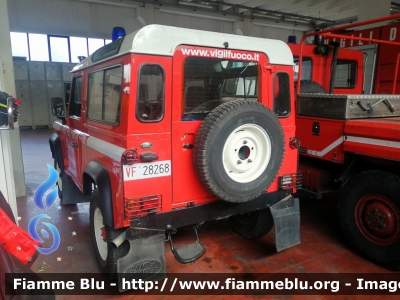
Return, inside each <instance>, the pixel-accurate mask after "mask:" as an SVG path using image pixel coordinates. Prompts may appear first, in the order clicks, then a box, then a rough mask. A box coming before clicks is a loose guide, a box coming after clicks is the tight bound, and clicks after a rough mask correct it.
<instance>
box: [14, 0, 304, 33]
mask: <svg viewBox="0 0 400 300" xmlns="http://www.w3.org/2000/svg"><path fill="white" fill-rule="evenodd" d="M94 1H95V0H94ZM121 3H122V2H121ZM123 3H132V4H130V5H132V7H115V6H110V5H103V4H95V3H88V2H80V1H77V0H29V1H26V0H8V10H9V17H10V18H9V19H10V31H16V32H30V33H43V34H55V35H69V36H78V37H92V38H105V39H109V38H110V37H111V31H112V28H113V27H115V26H122V27H124V28H125V29H126V31H127V32H128V33H129V32H132V31H135V30H138V29H139V28H141V24H140V23H139V21H138V20H137V19H136V17H137V14H138V15H140V17H141V18H142V19H143V20H144V21H145V22H146V24H155V23H156V24H163V25H171V26H180V27H186V28H194V29H202V30H210V31H216V32H224V33H234V31H233V27H234V26H233V24H234V21H235V20H238V21H240V22H239V29H240V30H241V31H242V32H243V34H244V35H248V36H257V37H264V38H274V39H280V40H283V41H286V40H287V37H288V36H289V35H296V36H297V40H300V38H301V36H302V35H303V32H302V31H298V30H297V29H296V28H295V27H294V26H293V28H291V27H290V25H287V26H289V27H288V29H282V28H269V27H265V26H259V25H255V23H257V22H256V21H255V20H254V21H253V20H251V19H249V18H244V19H239V18H237V17H235V16H229V15H227V16H225V17H224V16H223V15H221V14H216V15H213V16H214V17H215V18H219V19H209V18H208V19H206V18H199V17H195V15H197V14H201V15H209V16H210V15H212V13H211V12H204V11H196V12H194V11H193V10H190V9H179V8H175V7H169V6H159V5H153V4H146V5H145V7H139V6H140V5H142V4H141V3H139V2H134V1H130V2H126V1H125V2H123ZM135 6H138V8H137V9H135V8H133V7H135ZM168 11H175V12H182V13H183V14H188V15H177V14H174V13H169V12H168ZM222 19H225V20H222ZM237 25H238V24H236V26H237ZM271 25H274V23H273V22H272V23H271Z"/></svg>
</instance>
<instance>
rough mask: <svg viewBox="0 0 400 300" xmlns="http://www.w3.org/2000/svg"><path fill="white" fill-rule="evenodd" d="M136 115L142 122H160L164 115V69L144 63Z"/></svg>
mask: <svg viewBox="0 0 400 300" xmlns="http://www.w3.org/2000/svg"><path fill="white" fill-rule="evenodd" d="M138 84H139V87H138V94H137V106H136V117H137V118H138V119H139V120H140V121H142V122H158V121H161V120H162V118H163V117H164V98H165V97H164V70H163V68H161V66H158V65H144V66H142V67H141V68H140V71H139V82H138Z"/></svg>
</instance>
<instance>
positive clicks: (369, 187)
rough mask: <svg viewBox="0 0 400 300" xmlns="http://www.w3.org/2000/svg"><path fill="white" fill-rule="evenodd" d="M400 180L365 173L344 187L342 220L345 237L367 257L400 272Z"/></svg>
mask: <svg viewBox="0 0 400 300" xmlns="http://www.w3.org/2000/svg"><path fill="white" fill-rule="evenodd" d="M399 194H400V177H398V176H395V175H393V174H391V173H388V172H382V171H366V172H363V173H360V174H358V175H357V176H355V177H354V178H352V179H350V181H349V182H348V183H347V184H346V185H345V186H344V188H343V190H342V193H341V195H340V197H339V203H338V209H339V220H340V224H341V227H342V229H343V231H344V234H345V235H346V236H347V238H348V239H349V241H350V242H351V243H353V245H354V246H355V247H357V249H359V250H360V251H361V252H362V253H363V254H364V255H365V256H367V257H368V258H369V259H371V260H372V261H374V262H376V263H377V264H379V265H381V266H383V267H385V268H388V269H400V256H399V253H400V199H399Z"/></svg>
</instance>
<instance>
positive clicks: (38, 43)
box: [28, 33, 49, 61]
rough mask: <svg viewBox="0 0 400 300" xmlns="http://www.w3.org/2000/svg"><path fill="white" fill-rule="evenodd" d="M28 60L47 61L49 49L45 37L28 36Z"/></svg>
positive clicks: (41, 35)
mask: <svg viewBox="0 0 400 300" xmlns="http://www.w3.org/2000/svg"><path fill="white" fill-rule="evenodd" d="M28 41H29V45H28V46H29V54H30V60H35V61H49V47H48V44H47V35H45V34H33V33H29V34H28Z"/></svg>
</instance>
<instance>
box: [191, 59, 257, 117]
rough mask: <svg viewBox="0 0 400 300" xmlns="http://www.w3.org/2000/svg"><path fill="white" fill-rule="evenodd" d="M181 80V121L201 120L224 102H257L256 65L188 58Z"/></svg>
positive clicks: (224, 60) (234, 61) (254, 63)
mask: <svg viewBox="0 0 400 300" xmlns="http://www.w3.org/2000/svg"><path fill="white" fill-rule="evenodd" d="M183 80H184V83H183V84H184V89H183V102H184V103H183V104H184V105H183V120H185V119H187V120H192V119H195V120H202V119H204V118H205V116H206V115H207V114H208V113H209V112H210V111H212V110H213V109H214V108H216V107H217V106H218V105H220V104H222V103H225V102H229V101H233V100H237V99H253V100H254V101H258V92H259V87H258V82H259V65H258V63H256V62H250V61H239V60H226V59H210V58H204V57H188V58H186V60H185V63H184V77H183Z"/></svg>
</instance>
